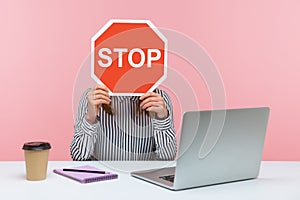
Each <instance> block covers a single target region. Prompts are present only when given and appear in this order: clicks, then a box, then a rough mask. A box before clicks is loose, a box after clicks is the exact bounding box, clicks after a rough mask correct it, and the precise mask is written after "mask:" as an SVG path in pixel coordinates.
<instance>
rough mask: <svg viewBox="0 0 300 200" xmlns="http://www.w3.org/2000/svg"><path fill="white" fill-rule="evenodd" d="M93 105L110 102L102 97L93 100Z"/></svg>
mask: <svg viewBox="0 0 300 200" xmlns="http://www.w3.org/2000/svg"><path fill="white" fill-rule="evenodd" d="M93 104H94V105H101V104H110V101H106V100H104V99H98V100H93Z"/></svg>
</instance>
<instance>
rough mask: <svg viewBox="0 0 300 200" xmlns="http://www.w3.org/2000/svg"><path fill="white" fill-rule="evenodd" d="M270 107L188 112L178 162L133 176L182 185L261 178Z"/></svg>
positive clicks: (174, 187)
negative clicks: (261, 164)
mask: <svg viewBox="0 0 300 200" xmlns="http://www.w3.org/2000/svg"><path fill="white" fill-rule="evenodd" d="M269 111H270V109H269V108H268V107H259V108H242V109H224V110H206V111H190V112H185V113H184V115H183V119H182V125H181V135H180V140H179V143H180V144H179V150H178V156H177V157H178V158H177V160H176V166H174V167H166V168H162V169H150V170H143V171H135V172H131V176H133V177H135V178H139V179H142V180H144V181H147V182H150V183H153V184H156V185H159V186H162V187H165V188H168V189H170V190H183V189H188V188H195V187H200V186H209V185H215V184H221V183H229V182H235V181H242V180H249V179H254V178H257V176H258V174H259V170H260V163H261V158H262V152H263V148H264V140H265V135H266V129H267V123H268V118H269Z"/></svg>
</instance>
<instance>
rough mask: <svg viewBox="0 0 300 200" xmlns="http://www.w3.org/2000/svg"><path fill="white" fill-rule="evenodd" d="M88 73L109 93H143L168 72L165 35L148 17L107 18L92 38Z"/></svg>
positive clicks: (163, 78)
mask: <svg viewBox="0 0 300 200" xmlns="http://www.w3.org/2000/svg"><path fill="white" fill-rule="evenodd" d="M91 76H92V78H93V79H94V80H95V81H96V82H97V83H98V84H104V85H105V86H106V87H107V88H108V90H109V92H110V94H111V95H129V96H133V95H142V94H144V93H146V92H150V91H153V90H154V89H155V88H156V87H157V86H158V85H159V84H161V83H162V82H163V81H164V80H165V79H166V76H167V39H166V38H165V37H164V36H163V34H162V33H161V32H160V31H159V30H158V28H156V27H155V26H154V25H153V24H152V22H151V21H150V20H110V21H109V22H108V23H106V24H105V26H104V27H102V28H101V29H100V30H99V31H98V32H97V33H96V34H95V35H94V36H93V37H92V42H91Z"/></svg>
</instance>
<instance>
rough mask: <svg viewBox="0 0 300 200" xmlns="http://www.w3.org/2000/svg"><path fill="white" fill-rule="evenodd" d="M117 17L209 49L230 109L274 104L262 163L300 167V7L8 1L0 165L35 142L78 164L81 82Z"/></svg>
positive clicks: (2, 12) (234, 1) (0, 16)
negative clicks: (94, 48)
mask: <svg viewBox="0 0 300 200" xmlns="http://www.w3.org/2000/svg"><path fill="white" fill-rule="evenodd" d="M178 2H179V1H178ZM180 2H181V1H180ZM112 18H122V19H150V20H151V21H152V22H153V23H155V24H156V25H157V26H159V27H164V28H168V29H173V30H177V31H179V32H182V33H184V34H186V35H187V36H189V37H191V38H193V39H194V40H195V41H197V42H198V43H199V44H201V45H202V46H203V47H204V48H205V49H206V50H207V52H208V53H209V54H210V56H211V57H212V59H213V60H214V62H215V63H216V65H217V66H218V70H219V71H220V74H221V76H222V79H223V82H224V87H225V90H226V103H227V107H229V108H231V107H253V106H262V105H263V106H265V105H267V106H270V107H271V116H270V121H269V127H268V132H267V138H266V143H265V151H264V155H263V158H264V160H300V145H299V144H300V142H299V141H300V134H299V132H300V123H299V122H298V118H299V117H298V116H299V113H300V106H299V105H298V103H299V102H300V95H299V94H298V93H299V92H298V91H299V89H298V88H299V86H300V79H299V76H300V68H299V66H300V56H299V52H300V37H299V35H300V28H299V19H300V1H297V0H281V1H276V0H252V1H239V0H227V1H222V0H219V1H216V0H213V1H196V0H195V1H194V3H187V1H185V3H184V4H183V3H174V1H149V3H145V2H144V1H138V0H136V1H131V0H129V1H121V0H120V1H101V2H100V1H98V0H95V1H80V3H74V1H59V0H53V1H47V3H42V1H39V0H35V1H33V0H28V1H16V0H10V1H1V2H0V27H1V33H0V34H1V37H0V45H1V48H0V59H1V64H0V65H1V67H0V80H1V84H0V91H1V104H0V111H1V114H0V123H1V133H0V135H1V139H0V160H22V159H23V152H22V150H21V147H22V144H23V142H25V141H30V140H46V141H50V142H51V144H52V147H53V148H52V150H51V154H50V159H51V160H70V156H69V145H70V141H71V138H72V135H73V113H72V98H73V87H74V84H75V79H76V75H77V73H78V71H79V69H80V65H81V64H82V63H83V62H84V60H85V59H86V57H87V56H88V54H89V51H90V39H91V37H92V36H93V35H94V34H95V33H96V32H97V31H98V30H99V29H100V28H101V27H102V26H103V25H104V24H105V23H106V22H107V21H108V20H109V19H112ZM170 62H173V63H174V62H175V61H174V60H173V61H172V60H171V61H170ZM175 64H176V63H175ZM191 82H192V81H191ZM181 103H182V104H184V102H181ZM176 106H177V104H176ZM206 106H207V105H205V103H204V104H203V106H202V108H205V107H206ZM175 109H177V110H178V109H179V108H178V106H177V107H176V108H175Z"/></svg>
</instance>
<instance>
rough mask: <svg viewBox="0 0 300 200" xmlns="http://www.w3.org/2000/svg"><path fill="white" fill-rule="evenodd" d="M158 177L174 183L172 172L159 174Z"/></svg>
mask: <svg viewBox="0 0 300 200" xmlns="http://www.w3.org/2000/svg"><path fill="white" fill-rule="evenodd" d="M159 178H161V179H164V180H166V181H170V182H172V183H174V174H172V175H167V176H160V177H159Z"/></svg>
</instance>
